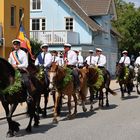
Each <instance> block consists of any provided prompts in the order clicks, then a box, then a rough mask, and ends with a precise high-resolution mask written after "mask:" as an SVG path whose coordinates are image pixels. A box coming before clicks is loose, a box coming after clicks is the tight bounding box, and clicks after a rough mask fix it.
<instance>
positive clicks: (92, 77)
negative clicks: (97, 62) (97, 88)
mask: <svg viewBox="0 0 140 140" xmlns="http://www.w3.org/2000/svg"><path fill="white" fill-rule="evenodd" d="M97 79H98V72H97V69H96V68H95V67H93V66H91V67H90V66H89V67H88V69H87V81H88V84H89V85H93V84H94V83H96V81H97Z"/></svg>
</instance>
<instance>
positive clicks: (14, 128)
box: [0, 58, 40, 137]
mask: <svg viewBox="0 0 140 140" xmlns="http://www.w3.org/2000/svg"><path fill="white" fill-rule="evenodd" d="M0 67H1V69H0V100H1V103H2V106H3V108H4V110H5V113H6V119H7V122H8V126H9V130H8V132H7V137H12V136H15V135H16V133H17V132H18V131H19V126H20V124H19V123H18V122H16V121H13V120H12V116H13V113H14V111H15V110H16V107H17V105H18V104H19V103H22V102H26V103H27V107H28V113H29V116H30V120H29V123H28V126H27V128H26V131H27V132H31V130H32V127H31V124H32V119H33V118H34V121H35V123H34V125H35V126H38V125H39V117H38V115H37V114H36V112H35V109H36V103H37V102H38V98H39V96H40V94H38V92H36V88H34V89H33V88H32V92H30V93H29V92H27V89H26V86H25V85H24V82H21V89H20V91H18V92H17V91H16V92H17V93H15V92H14V93H13V94H11V92H10V91H9V92H8V93H6V94H3V91H4V90H6V88H7V87H9V86H10V85H12V84H13V83H14V82H15V78H16V77H15V69H14V68H13V67H12V65H11V64H10V63H9V62H8V61H7V60H5V59H3V58H0ZM5 79H6V80H5ZM9 105H10V106H9Z"/></svg>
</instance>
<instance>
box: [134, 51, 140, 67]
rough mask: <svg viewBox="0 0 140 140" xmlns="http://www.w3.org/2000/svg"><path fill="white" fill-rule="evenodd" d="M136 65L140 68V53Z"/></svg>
mask: <svg viewBox="0 0 140 140" xmlns="http://www.w3.org/2000/svg"><path fill="white" fill-rule="evenodd" d="M135 65H136V66H140V52H139V56H138V57H137V58H136V61H135Z"/></svg>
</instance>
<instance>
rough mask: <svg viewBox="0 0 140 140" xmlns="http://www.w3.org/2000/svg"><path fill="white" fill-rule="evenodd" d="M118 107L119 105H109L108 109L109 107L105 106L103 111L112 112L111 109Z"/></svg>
mask: <svg viewBox="0 0 140 140" xmlns="http://www.w3.org/2000/svg"><path fill="white" fill-rule="evenodd" d="M116 107H118V105H115V104H111V105H109V106H108V107H107V106H104V107H102V108H101V109H102V110H110V109H115V108H116Z"/></svg>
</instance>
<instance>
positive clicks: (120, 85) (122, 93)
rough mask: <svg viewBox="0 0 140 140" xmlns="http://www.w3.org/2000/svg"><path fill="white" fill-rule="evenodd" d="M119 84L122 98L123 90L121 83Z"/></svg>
mask: <svg viewBox="0 0 140 140" xmlns="http://www.w3.org/2000/svg"><path fill="white" fill-rule="evenodd" d="M119 85H120V90H121V98H124V90H123V85H122V84H121V83H119Z"/></svg>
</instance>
